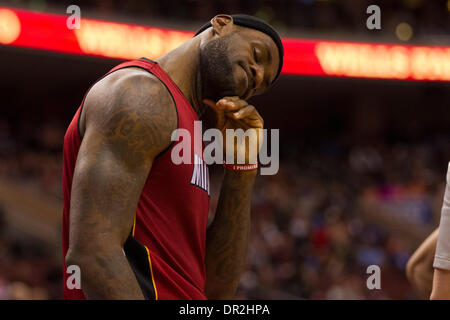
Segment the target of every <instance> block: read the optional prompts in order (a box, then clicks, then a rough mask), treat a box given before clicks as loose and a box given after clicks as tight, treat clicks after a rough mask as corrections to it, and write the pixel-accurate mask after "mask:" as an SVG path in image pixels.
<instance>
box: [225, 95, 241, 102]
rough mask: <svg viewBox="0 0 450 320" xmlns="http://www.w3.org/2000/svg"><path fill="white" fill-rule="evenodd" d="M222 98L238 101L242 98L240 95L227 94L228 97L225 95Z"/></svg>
mask: <svg viewBox="0 0 450 320" xmlns="http://www.w3.org/2000/svg"><path fill="white" fill-rule="evenodd" d="M222 99H225V100H230V101H237V100H240V99H241V98H239V96H226V97H223V98H222Z"/></svg>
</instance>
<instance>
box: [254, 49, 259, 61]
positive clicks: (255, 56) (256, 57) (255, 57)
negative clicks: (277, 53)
mask: <svg viewBox="0 0 450 320" xmlns="http://www.w3.org/2000/svg"><path fill="white" fill-rule="evenodd" d="M253 58H254V59H255V62H258V54H257V53H256V47H254V48H253Z"/></svg>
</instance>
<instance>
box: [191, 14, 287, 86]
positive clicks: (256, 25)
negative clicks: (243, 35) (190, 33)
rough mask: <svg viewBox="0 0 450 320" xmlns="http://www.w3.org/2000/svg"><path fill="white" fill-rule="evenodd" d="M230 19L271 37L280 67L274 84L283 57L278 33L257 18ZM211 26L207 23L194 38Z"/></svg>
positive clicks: (238, 15) (237, 16)
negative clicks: (276, 50)
mask: <svg viewBox="0 0 450 320" xmlns="http://www.w3.org/2000/svg"><path fill="white" fill-rule="evenodd" d="M231 17H232V18H233V23H234V24H235V25H238V26H242V27H247V28H251V29H255V30H259V31H261V32H264V33H265V34H267V35H268V36H269V37H271V38H272V40H273V41H274V42H275V44H276V45H277V47H278V52H279V56H280V65H279V66H278V73H277V75H276V77H275V79H273V82H275V80H276V79H277V78H278V76H279V75H280V72H281V68H282V67H283V55H284V50H283V44H282V43H281V39H280V36H279V35H278V33H277V32H276V31H275V29H274V28H272V26H271V25H269V24H268V23H267V22H265V21H263V20H261V19H259V18H256V17H253V16H249V15H246V14H233V15H231ZM211 26H212V25H211V22H208V23H206V24H204V25H203V26H202V27H201V28H200V29H199V30H198V31H197V32H196V33H195V36H197V35H198V34H200V33H202V32H203V31H205V30H206V29H208V28H209V27H211ZM195 36H194V37H195Z"/></svg>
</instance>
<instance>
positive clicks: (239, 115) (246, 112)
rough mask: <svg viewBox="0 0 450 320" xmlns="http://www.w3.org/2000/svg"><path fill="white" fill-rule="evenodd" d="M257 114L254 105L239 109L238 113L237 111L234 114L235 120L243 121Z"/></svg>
mask: <svg viewBox="0 0 450 320" xmlns="http://www.w3.org/2000/svg"><path fill="white" fill-rule="evenodd" d="M255 112H256V108H255V107H254V106H252V105H247V106H245V107H244V108H241V109H239V110H238V111H235V112H233V113H232V117H233V119H236V120H237V119H243V118H247V117H248V116H250V115H252V114H254V113H255Z"/></svg>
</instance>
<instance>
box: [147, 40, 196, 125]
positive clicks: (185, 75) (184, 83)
mask: <svg viewBox="0 0 450 320" xmlns="http://www.w3.org/2000/svg"><path fill="white" fill-rule="evenodd" d="M200 43H201V37H200V36H197V37H195V38H192V39H191V40H189V41H187V42H185V43H184V44H182V45H181V46H179V47H177V48H176V49H174V50H172V51H170V52H168V53H166V54H165V55H163V56H162V57H160V58H158V59H156V61H157V62H158V64H159V65H160V67H161V68H162V69H163V70H164V71H165V72H166V73H167V74H168V75H169V76H170V78H171V79H172V81H173V82H175V84H176V85H177V86H178V88H179V89H180V90H181V92H182V93H183V94H184V96H185V97H186V99H187V100H188V101H189V102H190V104H191V105H192V107H193V108H194V110H195V111H196V113H197V115H198V116H199V117H200V115H201V112H202V111H201V110H202V109H201V106H202V103H201V100H200V99H201V80H200V70H199V63H200V58H199V57H200Z"/></svg>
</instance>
